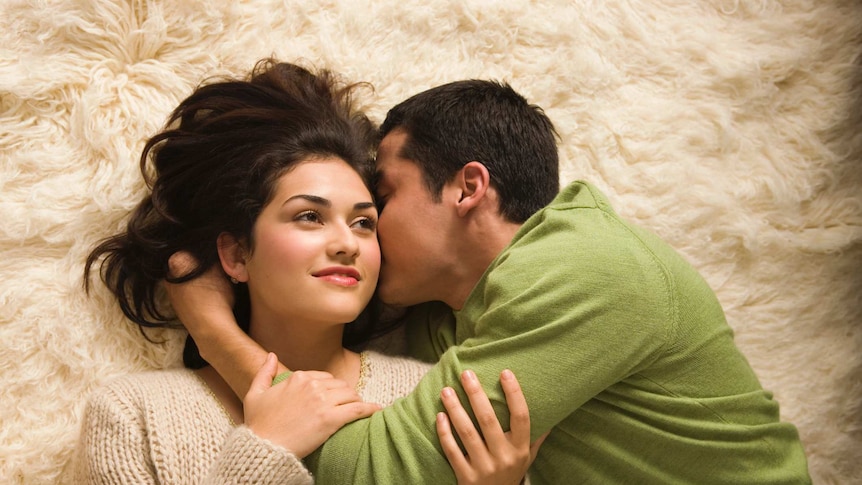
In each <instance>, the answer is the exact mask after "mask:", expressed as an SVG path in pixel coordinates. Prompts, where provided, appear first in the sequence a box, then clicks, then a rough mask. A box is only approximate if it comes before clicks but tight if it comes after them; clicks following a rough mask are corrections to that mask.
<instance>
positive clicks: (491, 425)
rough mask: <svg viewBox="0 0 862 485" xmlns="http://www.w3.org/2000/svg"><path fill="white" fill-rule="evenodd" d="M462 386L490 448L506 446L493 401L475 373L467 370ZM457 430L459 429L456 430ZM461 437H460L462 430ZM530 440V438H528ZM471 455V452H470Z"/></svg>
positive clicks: (462, 377)
mask: <svg viewBox="0 0 862 485" xmlns="http://www.w3.org/2000/svg"><path fill="white" fill-rule="evenodd" d="M461 385H462V386H463V387H464V392H466V393H467V398H468V399H469V400H470V406H472V407H473V413H474V414H475V415H476V421H478V422H479V429H481V430H482V436H484V438H485V441H486V442H487V444H488V448H491V449H492V450H493V449H495V448H496V447H498V446H501V445H503V444H505V443H504V442H505V440H506V437H505V435H504V433H503V428H502V427H501V426H500V420H499V419H498V418H497V414H496V413H495V412H494V408H493V407H492V406H491V401H490V400H489V399H488V395H487V394H485V390H484V389H482V385H481V384H479V379H478V378H477V377H476V374H475V373H473V371H470V370H466V371H464V372H463V373H462V374H461ZM456 429H457V428H456ZM529 429H530V427H529V422H528V423H527V432H528V433H529ZM458 431H459V436H460V430H458ZM528 439H529V438H528ZM468 453H469V450H468Z"/></svg>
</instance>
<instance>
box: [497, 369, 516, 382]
mask: <svg viewBox="0 0 862 485" xmlns="http://www.w3.org/2000/svg"><path fill="white" fill-rule="evenodd" d="M514 378H515V374H513V373H512V371H510V370H509V369H504V370H503V372H502V373H501V374H500V379H506V380H507V381H511V380H512V379H514Z"/></svg>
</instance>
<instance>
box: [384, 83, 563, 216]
mask: <svg viewBox="0 0 862 485" xmlns="http://www.w3.org/2000/svg"><path fill="white" fill-rule="evenodd" d="M395 129H401V130H404V131H405V132H406V134H407V137H408V138H407V141H406V142H405V144H404V146H403V149H402V153H400V154H399V155H401V156H403V157H405V158H408V159H410V160H412V161H413V162H415V163H417V164H418V165H419V168H420V169H421V170H422V174H423V177H424V179H425V182H426V184H427V186H428V188H429V190H430V192H431V194H432V196H433V197H434V198H435V200H436V201H439V200H440V195H441V193H442V190H443V186H444V185H445V184H446V182H448V181H450V180H451V179H452V176H453V175H454V174H455V172H457V171H458V170H460V169H461V168H462V167H463V166H464V165H465V164H467V163H468V162H471V161H478V162H480V163H482V164H483V165H485V167H487V168H488V171H489V172H490V175H491V185H492V187H494V188H495V189H496V190H497V192H498V193H499V195H500V213H501V214H502V215H503V217H505V218H506V219H507V220H509V221H512V222H517V223H522V222H524V221H525V220H527V218H529V217H530V216H531V215H533V214H534V213H535V212H536V211H538V210H539V209H541V208H542V207H544V206H545V205H547V204H548V203H549V202H551V200H552V199H553V198H554V197H555V196H556V194H557V192H558V191H559V188H560V177H559V155H558V154H557V143H556V141H557V133H556V131H555V130H554V126H553V124H552V123H551V121H550V120H549V119H548V117H547V116H546V115H545V113H544V111H543V110H542V109H541V108H540V107H538V106H535V105H532V104H530V103H528V102H527V100H526V99H525V98H524V97H523V96H521V95H520V94H518V93H517V92H516V91H515V90H514V89H512V88H511V86H509V85H508V84H505V83H502V82H496V81H485V80H466V81H456V82H453V83H449V84H444V85H441V86H438V87H435V88H432V89H429V90H427V91H423V92H421V93H419V94H416V95H414V96H412V97H410V98H408V99H407V100H405V101H403V102H401V103H399V104H398V105H396V106H395V107H394V108H392V109H391V110H389V113H388V114H387V115H386V120H384V122H383V125H382V126H381V127H380V131H381V136H385V135H386V134H387V133H389V132H391V131H392V130H395Z"/></svg>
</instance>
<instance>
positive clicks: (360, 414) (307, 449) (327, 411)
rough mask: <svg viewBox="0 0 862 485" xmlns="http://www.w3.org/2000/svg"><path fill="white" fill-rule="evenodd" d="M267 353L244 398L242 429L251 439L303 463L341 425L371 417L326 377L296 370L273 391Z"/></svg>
mask: <svg viewBox="0 0 862 485" xmlns="http://www.w3.org/2000/svg"><path fill="white" fill-rule="evenodd" d="M276 364H277V361H276V357H275V354H272V353H270V354H269V355H268V356H267V358H266V361H265V362H264V364H263V366H262V367H261V368H260V371H259V372H258V373H257V375H256V376H255V378H254V381H252V383H251V387H250V388H249V391H248V394H246V396H245V399H243V413H244V419H245V425H246V426H248V427H249V428H250V429H251V430H252V431H253V432H254V433H255V434H256V435H258V436H260V437H261V438H265V439H267V440H269V441H272V442H273V443H275V444H277V445H279V446H281V447H283V448H285V449H287V450H288V451H290V452H291V453H293V454H294V455H296V457H297V458H300V459H302V458H305V457H306V456H308V455H309V454H310V453H311V452H312V451H314V450H316V449H317V448H318V447H319V446H320V445H322V444H323V442H324V441H326V440H327V439H328V438H329V437H330V436H332V434H333V433H335V432H336V431H338V430H339V429H340V428H341V427H342V426H344V425H345V424H347V423H349V422H351V421H355V420H357V419H360V418H365V417H368V416H371V415H372V414H374V412H375V411H378V410H379V409H380V406H379V405H378V404H374V403H366V402H363V401H362V400H361V399H360V398H359V395H358V394H357V393H356V391H355V390H353V388H351V387H350V386H349V385H348V384H347V383H346V382H344V381H342V380H341V379H336V378H334V377H332V375H331V374H329V373H328V372H319V371H297V372H294V373H293V374H291V376H290V377H289V378H287V379H286V380H285V381H283V382H279V383H278V384H276V385H275V386H273V385H272V379H273V378H274V377H275V376H276V373H277V365H276Z"/></svg>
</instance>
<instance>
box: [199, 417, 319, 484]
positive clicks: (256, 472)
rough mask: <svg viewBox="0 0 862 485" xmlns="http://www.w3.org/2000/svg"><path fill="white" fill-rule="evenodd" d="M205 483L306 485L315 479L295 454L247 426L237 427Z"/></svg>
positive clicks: (226, 442)
mask: <svg viewBox="0 0 862 485" xmlns="http://www.w3.org/2000/svg"><path fill="white" fill-rule="evenodd" d="M205 483H211V484H214V485H217V484H226V485H227V484H234V483H258V484H268V483H271V484H282V485H307V484H312V483H314V479H313V478H312V476H311V474H310V473H309V472H308V470H306V468H305V466H304V465H303V464H302V462H301V461H300V460H299V459H298V458H297V457H296V456H295V455H294V454H293V453H290V452H289V451H287V450H286V449H284V448H282V447H280V446H278V445H275V444H274V443H272V442H270V441H268V440H265V439H263V438H260V437H258V436H257V435H256V434H254V433H253V432H252V431H251V429H249V428H248V427H247V426H237V427H235V428H234V429H233V430H232V431H231V432H230V434H228V436H227V439H226V441H225V444H224V447H223V448H222V451H221V453H220V454H219V457H218V459H217V460H216V463H215V464H214V466H213V468H212V469H211V470H210V472H209V474H208V475H207V479H206V482H205Z"/></svg>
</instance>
